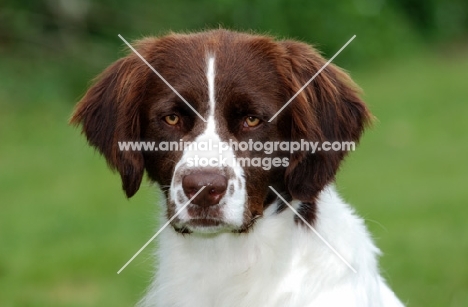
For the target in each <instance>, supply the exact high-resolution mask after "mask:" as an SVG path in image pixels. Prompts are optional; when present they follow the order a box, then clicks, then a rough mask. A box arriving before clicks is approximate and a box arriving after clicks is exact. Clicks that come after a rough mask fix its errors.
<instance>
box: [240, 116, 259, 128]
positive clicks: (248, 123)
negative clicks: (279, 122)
mask: <svg viewBox="0 0 468 307" xmlns="http://www.w3.org/2000/svg"><path fill="white" fill-rule="evenodd" d="M260 122H261V121H260V119H259V118H257V117H255V116H247V117H246V118H245V120H244V127H245V128H253V127H257V126H258V125H259V124H260Z"/></svg>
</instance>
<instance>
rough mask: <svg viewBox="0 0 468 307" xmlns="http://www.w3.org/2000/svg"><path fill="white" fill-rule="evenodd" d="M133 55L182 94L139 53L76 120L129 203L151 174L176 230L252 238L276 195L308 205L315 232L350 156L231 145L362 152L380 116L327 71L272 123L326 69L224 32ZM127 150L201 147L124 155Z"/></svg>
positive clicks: (302, 53)
mask: <svg viewBox="0 0 468 307" xmlns="http://www.w3.org/2000/svg"><path fill="white" fill-rule="evenodd" d="M135 48H136V50H138V52H139V53H140V54H141V55H142V56H143V58H145V59H146V61H147V62H148V63H149V64H150V65H151V66H152V67H154V68H155V69H156V70H157V71H158V72H159V73H160V74H161V75H162V76H163V77H164V79H165V80H166V81H167V82H168V83H169V84H170V85H172V86H173V88H174V89H175V91H174V90H173V89H171V88H170V87H169V86H168V85H167V84H166V83H165V82H164V81H163V80H162V79H161V78H160V77H159V76H157V75H156V74H155V73H154V72H153V71H152V70H151V69H150V68H149V67H148V66H147V65H146V64H145V63H144V62H143V61H142V60H141V59H140V58H139V57H138V56H137V55H136V54H133V53H132V54H130V55H128V56H127V57H125V58H122V59H120V60H118V61H117V62H115V63H114V64H112V65H111V66H110V67H109V68H107V69H106V70H105V71H104V72H103V73H102V74H101V75H100V76H99V77H98V79H97V81H96V82H95V84H94V85H93V86H92V87H91V88H90V89H89V90H88V92H87V93H86V95H85V96H84V97H83V99H82V100H81V101H80V102H79V104H78V105H77V107H76V110H75V112H74V114H73V116H72V119H71V122H72V123H74V124H81V125H82V127H83V132H84V134H85V135H86V137H87V139H88V141H89V143H90V144H91V145H92V146H94V147H96V148H97V149H98V150H99V151H100V152H101V153H102V154H103V155H104V157H105V158H106V159H107V161H108V164H109V165H110V167H111V168H113V169H116V170H117V171H118V172H119V173H120V175H121V178H122V185H123V189H124V191H125V192H126V195H127V197H131V196H132V195H134V194H135V193H136V192H137V190H138V188H139V186H140V183H141V180H142V177H143V174H144V172H145V170H146V173H147V174H148V177H149V179H150V180H151V181H154V182H157V183H159V185H160V186H161V187H162V188H163V190H164V192H165V196H166V198H167V202H166V203H167V215H168V218H169V217H172V216H174V215H175V214H176V213H178V214H177V217H176V218H175V219H174V220H173V221H172V225H173V227H174V228H175V229H176V230H178V231H180V232H202V233H217V232H226V231H230V232H244V231H247V230H248V229H249V228H250V227H251V226H252V225H253V224H254V221H255V219H257V218H259V217H261V216H262V214H263V212H264V210H265V209H266V208H267V207H268V206H269V205H270V204H272V203H273V202H274V201H275V199H276V195H275V194H274V193H273V192H272V191H271V190H270V189H269V186H272V187H273V188H275V190H277V191H278V192H280V193H282V194H283V195H284V196H285V198H286V199H298V200H300V201H302V202H303V206H301V208H299V210H300V213H301V214H302V215H303V216H304V217H305V218H306V219H307V220H309V221H310V222H312V221H313V218H314V213H315V198H316V196H317V194H318V193H319V192H320V191H321V190H322V189H323V188H324V187H325V186H326V185H327V184H329V183H330V182H331V181H332V180H333V179H334V176H335V174H336V171H337V169H338V167H339V164H340V162H341V160H342V159H343V157H344V156H345V155H346V152H344V151H329V152H316V153H314V154H311V153H309V152H306V151H295V152H293V153H290V152H289V151H281V150H277V151H274V152H269V153H266V152H265V151H256V150H242V148H240V146H238V147H236V146H233V145H232V144H233V143H235V144H240V143H242V142H244V144H249V143H250V144H253V143H254V142H259V143H260V144H267V143H270V144H271V143H274V142H284V141H288V142H291V141H297V142H300V141H301V140H305V141H314V142H319V143H322V142H325V141H358V139H359V137H360V135H361V133H362V131H363V128H364V126H365V124H366V123H367V122H368V121H369V119H370V114H369V112H368V110H367V108H366V107H365V105H364V103H363V102H362V101H361V100H360V99H359V97H358V91H357V90H356V87H355V85H354V84H353V83H352V81H351V80H350V79H349V77H348V76H347V75H346V74H345V73H343V72H342V71H341V70H339V69H338V68H336V67H335V66H333V65H329V66H328V67H327V68H326V69H324V70H323V71H322V72H321V74H319V75H318V76H317V77H316V78H315V79H314V81H313V82H312V83H311V84H310V85H309V86H308V87H306V88H305V89H304V90H303V91H302V92H301V93H300V94H299V95H297V97H295V99H294V100H292V102H291V104H290V105H288V106H287V107H286V108H285V109H284V110H283V111H282V112H280V113H279V115H278V116H277V117H275V119H274V120H273V121H271V122H269V119H271V118H272V117H273V116H274V115H275V114H276V112H277V111H279V110H280V109H281V108H282V107H283V105H284V104H285V103H286V102H287V101H288V100H289V99H290V98H291V97H293V96H294V95H295V94H296V93H297V92H298V91H299V89H300V88H301V87H302V86H303V85H304V84H305V83H306V82H307V81H308V80H309V79H310V78H311V77H312V76H313V75H314V74H315V73H316V72H317V71H318V70H319V69H320V68H321V67H322V66H323V65H324V64H325V62H326V61H325V60H324V59H323V58H322V57H321V56H320V55H319V54H318V53H317V52H316V51H315V50H314V49H313V48H311V47H310V46H308V45H306V44H303V43H299V42H294V41H275V40H273V39H272V38H270V37H265V36H258V35H250V34H242V33H237V32H231V31H227V30H214V31H209V32H202V33H196V34H188V35H180V34H170V35H168V36H165V37H162V38H147V39H143V40H140V41H138V42H137V43H136V44H135ZM176 92H177V93H176ZM179 95H180V96H179ZM184 100H185V101H184ZM194 110H195V111H196V112H197V113H198V114H197V113H196V112H194ZM199 115H200V116H199ZM124 141H127V142H128V141H131V142H143V141H144V142H154V144H156V146H158V145H163V144H170V143H172V144H175V143H179V144H181V145H182V144H186V143H189V142H192V144H197V145H198V147H197V148H196V149H194V148H193V147H192V148H187V147H186V146H179V147H178V148H177V150H151V151H149V150H143V151H138V150H127V151H125V150H121V148H120V147H119V142H124ZM202 144H205V145H206V146H208V147H209V148H206V146H205V148H204V149H203V148H200V147H202V146H201V145H202ZM226 144H229V146H226ZM161 147H162V146H160V147H159V149H161ZM183 147H185V148H183ZM251 147H252V146H251ZM251 147H250V149H252V148H251ZM265 158H267V160H265ZM239 159H241V160H242V161H244V163H238V161H239ZM243 159H244V160H243ZM255 159H257V160H255ZM247 160H248V161H251V162H250V166H249V165H248V163H245V161H247ZM202 161H204V162H205V163H202ZM254 161H255V163H257V164H258V163H259V162H258V161H270V162H271V163H270V167H265V164H264V163H263V162H260V164H261V165H254V164H255V163H254ZM197 162H199V163H197ZM246 164H247V165H246ZM271 164H273V165H271ZM203 186H204V187H205V188H203V189H202V187H203ZM197 192H198V194H197ZM179 211H180V212H179Z"/></svg>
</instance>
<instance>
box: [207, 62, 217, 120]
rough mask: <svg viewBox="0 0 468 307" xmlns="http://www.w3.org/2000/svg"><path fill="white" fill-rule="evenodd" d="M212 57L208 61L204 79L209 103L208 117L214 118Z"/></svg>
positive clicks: (213, 70) (213, 69)
mask: <svg viewBox="0 0 468 307" xmlns="http://www.w3.org/2000/svg"><path fill="white" fill-rule="evenodd" d="M214 62H215V59H214V57H210V58H209V59H208V69H207V72H206V78H207V80H208V95H209V100H210V101H209V103H210V114H209V116H214V107H215V68H214Z"/></svg>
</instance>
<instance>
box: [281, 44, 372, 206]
mask: <svg viewBox="0 0 468 307" xmlns="http://www.w3.org/2000/svg"><path fill="white" fill-rule="evenodd" d="M281 44H282V45H283V46H284V48H285V49H286V53H287V56H286V58H287V60H288V62H289V63H288V65H286V67H288V70H289V71H288V72H287V75H286V76H285V78H286V79H287V83H288V88H289V89H290V91H291V93H290V94H291V96H292V95H294V94H296V93H297V92H298V91H299V89H300V88H301V87H302V86H303V85H304V84H306V83H307V81H309V79H310V78H311V77H312V76H314V74H315V73H317V72H318V71H319V70H320V68H321V67H322V66H323V65H325V63H326V61H325V59H324V58H323V57H321V56H320V54H319V53H318V52H317V51H315V50H314V49H313V48H312V47H310V46H309V45H307V44H304V43H300V42H295V41H284V42H282V43H281ZM289 108H291V110H290V112H291V117H292V119H291V120H292V123H291V140H292V141H299V142H300V140H306V141H310V142H312V141H313V142H319V144H320V145H319V146H321V145H322V144H323V142H326V141H328V142H356V143H357V142H358V140H359V138H360V136H361V134H362V132H363V130H364V128H365V126H366V124H368V123H369V122H370V121H371V118H372V116H371V114H370V112H369V111H368V109H367V107H366V106H365V104H364V102H363V101H362V100H361V99H360V98H359V90H358V88H357V86H356V85H355V84H354V83H353V81H352V80H351V78H350V77H349V76H348V75H347V74H346V73H345V72H343V71H342V70H340V69H339V68H338V67H336V66H334V65H333V64H330V65H328V66H327V67H326V68H325V69H324V70H323V71H322V72H321V73H320V74H319V75H318V76H317V77H316V78H315V79H314V80H313V81H312V82H311V83H310V84H309V85H308V86H307V87H306V88H305V89H304V90H303V91H302V92H301V93H300V94H299V95H298V96H297V97H296V98H295V100H294V101H292V103H291V104H290V105H289ZM346 154H347V152H346V151H323V150H321V151H317V152H315V153H310V151H309V152H296V153H293V154H292V155H291V157H290V164H289V166H288V168H287V169H286V174H285V181H286V185H287V187H288V189H289V192H290V194H291V196H292V197H293V198H294V199H299V200H301V201H302V202H305V203H310V204H311V203H314V202H315V198H316V197H317V195H318V193H319V192H320V191H321V190H322V189H323V188H324V187H325V186H326V185H327V184H329V183H330V182H332V181H333V180H334V178H335V174H336V172H337V170H338V168H339V166H340V163H341V161H342V160H343V158H344V157H345V156H346ZM310 207H311V208H312V209H313V206H310ZM306 215H307V214H306Z"/></svg>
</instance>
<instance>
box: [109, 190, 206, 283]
mask: <svg viewBox="0 0 468 307" xmlns="http://www.w3.org/2000/svg"><path fill="white" fill-rule="evenodd" d="M205 187H206V186H203V187H202V188H201V189H200V190H198V192H197V193H195V195H193V197H192V198H190V200H189V201H188V202H187V203H186V204H185V205H183V207H182V208H180V209H179V210H178V211H177V212H176V214H174V215H173V216H172V217H171V219H170V220H169V221H167V222H166V224H164V225H163V227H161V228H160V229H159V230H158V232H157V233H156V234H155V235H154V236H152V237H151V239H149V240H148V242H146V244H145V245H143V246H142V247H141V248H140V249H139V250H138V252H136V254H135V255H133V257H132V258H130V260H128V261H127V263H125V265H124V266H123V267H122V268H121V269H120V270H119V271H118V272H117V274H120V272H122V271H123V270H124V269H125V268H126V267H127V265H129V264H130V262H132V261H133V259H135V258H136V256H138V255H139V254H140V253H141V251H142V250H144V249H145V248H146V247H147V246H148V244H150V243H151V241H153V240H154V239H156V237H157V236H158V235H159V234H160V233H161V232H162V231H163V230H164V229H165V228H166V227H167V225H169V224H170V223H171V222H172V220H173V219H175V218H176V216H178V215H179V214H180V212H182V210H184V209H185V207H187V206H188V205H189V204H190V203H191V202H192V200H193V199H194V198H195V197H197V195H198V194H200V192H201V191H202V190H203V189H204V188H205Z"/></svg>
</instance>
